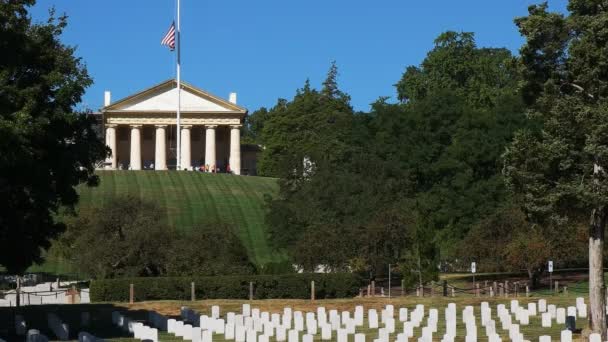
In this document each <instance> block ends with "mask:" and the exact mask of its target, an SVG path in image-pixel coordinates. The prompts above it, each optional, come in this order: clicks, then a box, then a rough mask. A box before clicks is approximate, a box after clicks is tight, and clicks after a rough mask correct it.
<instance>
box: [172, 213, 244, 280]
mask: <svg viewBox="0 0 608 342" xmlns="http://www.w3.org/2000/svg"><path fill="white" fill-rule="evenodd" d="M234 229H235V228H234V227H232V226H230V225H228V224H225V223H221V222H218V223H207V224H205V225H204V226H201V227H197V229H196V231H194V232H189V233H187V234H181V235H177V237H172V238H171V239H170V240H169V242H170V247H169V248H168V250H167V252H166V253H167V254H166V257H165V260H164V269H165V272H166V275H168V276H194V275H197V276H213V275H227V274H240V275H243V274H253V273H255V271H256V269H255V266H254V265H253V264H251V262H250V261H249V256H248V255H247V249H246V248H245V246H243V243H242V242H241V240H240V239H239V238H238V236H236V235H235V233H234Z"/></svg>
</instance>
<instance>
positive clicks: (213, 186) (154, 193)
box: [30, 171, 285, 273]
mask: <svg viewBox="0 0 608 342" xmlns="http://www.w3.org/2000/svg"><path fill="white" fill-rule="evenodd" d="M98 174H99V177H100V185H99V186H98V187H87V186H80V187H79V193H80V203H79V208H80V210H81V211H86V210H91V209H93V208H95V207H100V206H103V205H106V204H111V201H112V199H113V198H115V197H116V196H120V195H133V196H138V197H140V198H142V199H146V200H152V201H156V202H157V203H158V204H159V206H160V207H161V208H162V210H163V215H165V216H166V220H167V222H168V224H169V225H170V226H172V227H174V228H176V229H178V230H182V231H192V230H195V229H197V228H199V227H201V226H203V225H208V224H213V223H214V222H218V221H221V222H226V223H231V224H233V225H234V226H235V227H236V228H237V234H238V236H239V237H240V238H241V240H242V242H243V245H244V246H245V247H246V248H247V252H248V254H249V256H250V258H251V260H252V261H253V262H254V263H256V264H258V265H262V264H266V263H269V262H277V261H281V260H284V258H285V256H284V255H282V254H280V253H277V252H275V251H273V250H272V249H271V248H270V246H269V244H268V241H267V240H266V228H265V224H264V209H263V204H264V195H265V194H270V195H274V194H276V193H277V191H278V185H277V181H276V179H273V178H264V177H245V176H234V175H228V174H205V173H200V172H175V171H166V172H162V171H154V172H153V171H99V173H98ZM30 271H47V272H50V273H66V271H67V273H69V265H65V264H64V263H63V262H61V261H60V260H53V259H52V258H51V259H49V260H48V261H47V262H46V263H45V264H44V265H42V266H34V267H32V269H30Z"/></svg>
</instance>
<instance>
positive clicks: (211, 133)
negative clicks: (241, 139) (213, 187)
mask: <svg viewBox="0 0 608 342" xmlns="http://www.w3.org/2000/svg"><path fill="white" fill-rule="evenodd" d="M205 127H206V134H205V164H206V165H209V167H210V168H211V167H214V166H216V165H215V163H216V162H217V160H216V159H215V128H216V127H217V125H207V126H205Z"/></svg>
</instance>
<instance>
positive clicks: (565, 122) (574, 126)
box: [504, 0, 608, 340]
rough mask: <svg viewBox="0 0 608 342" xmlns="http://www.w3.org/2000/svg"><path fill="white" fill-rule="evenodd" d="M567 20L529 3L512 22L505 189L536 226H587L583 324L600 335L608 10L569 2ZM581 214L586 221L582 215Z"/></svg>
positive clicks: (606, 202)
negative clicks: (516, 111) (515, 35)
mask: <svg viewBox="0 0 608 342" xmlns="http://www.w3.org/2000/svg"><path fill="white" fill-rule="evenodd" d="M568 10H569V11H570V15H569V16H564V15H563V14H559V13H551V12H549V11H548V10H547V4H546V3H544V4H541V5H536V6H531V7H530V8H529V15H528V16H527V17H523V18H518V19H517V20H516V24H517V26H518V27H519V30H520V32H521V34H522V35H523V36H524V37H525V39H526V43H525V44H524V45H523V47H522V48H521V62H522V63H521V65H522V71H523V74H524V77H525V85H524V90H525V95H526V99H527V101H528V103H529V104H530V106H531V107H532V110H531V113H530V118H532V119H534V120H537V121H539V122H541V123H542V129H537V130H532V129H528V130H522V131H521V132H519V133H518V134H517V135H516V138H515V140H514V142H513V144H512V145H511V146H510V147H509V149H508V150H507V152H506V153H505V168H504V173H505V175H506V177H507V180H508V182H509V185H510V186H511V188H512V189H513V190H514V191H516V192H517V193H519V194H521V195H522V196H521V197H522V198H523V199H524V200H525V202H524V204H525V209H526V211H527V212H528V213H529V215H530V216H531V217H533V218H534V219H535V220H536V221H537V222H548V223H552V222H557V223H558V224H564V223H565V224H575V223H576V222H578V221H579V220H580V218H581V217H584V216H587V215H589V216H590V222H589V301H590V309H591V315H590V317H589V318H590V323H591V329H592V330H593V331H594V332H597V333H600V334H601V335H602V339H603V340H605V339H606V338H607V337H606V305H605V300H606V299H605V285H604V269H603V249H604V231H605V228H606V219H607V218H608V182H607V181H606V171H605V170H606V169H607V168H608V125H607V124H606V123H607V122H608V111H607V110H606V109H607V108H608V45H606V42H607V41H608V31H607V30H606V29H605V26H606V18H608V8H607V7H606V4H605V1H589V0H571V1H570V2H569V4H568ZM589 216H587V217H589Z"/></svg>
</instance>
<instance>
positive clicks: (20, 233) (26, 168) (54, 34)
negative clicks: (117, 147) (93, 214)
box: [0, 0, 107, 274]
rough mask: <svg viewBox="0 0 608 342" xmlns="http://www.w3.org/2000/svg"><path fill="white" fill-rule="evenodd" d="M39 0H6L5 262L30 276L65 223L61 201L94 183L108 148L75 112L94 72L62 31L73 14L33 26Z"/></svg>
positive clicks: (2, 85) (0, 28) (1, 18)
mask: <svg viewBox="0 0 608 342" xmlns="http://www.w3.org/2000/svg"><path fill="white" fill-rule="evenodd" d="M33 4H34V0H15V1H0V50H1V51H2V53H1V54H0V250H2V253H0V264H1V265H2V266H4V267H6V269H7V270H8V272H9V273H13V274H22V273H23V272H24V271H25V270H26V269H27V268H28V267H29V266H30V265H31V264H32V263H39V262H41V261H42V251H43V250H44V249H47V248H49V246H50V240H51V239H53V238H55V237H56V236H57V235H58V234H59V233H60V232H61V231H62V230H63V229H64V226H63V224H61V223H59V222H57V221H56V220H55V214H57V212H58V210H59V208H60V207H62V206H65V207H66V208H68V209H69V208H72V207H73V206H74V204H76V203H77V201H78V195H77V193H76V190H75V186H76V185H78V184H79V183H83V182H86V183H88V184H89V185H94V184H95V183H96V182H97V178H96V177H95V175H94V174H93V171H94V166H95V163H96V162H97V161H99V160H102V159H103V158H104V157H105V156H106V153H107V152H106V148H105V146H104V144H103V143H102V142H100V141H99V140H98V138H97V136H96V135H95V132H94V130H93V129H92V122H91V121H90V120H89V119H87V117H86V116H84V115H79V114H76V113H74V106H75V105H76V104H77V103H79V102H80V100H81V96H82V94H83V93H84V90H85V88H86V87H87V86H89V85H90V84H91V78H90V77H89V75H88V74H87V71H86V69H85V67H84V65H83V64H82V61H81V60H80V59H79V58H76V57H75V56H74V51H75V48H73V47H70V46H66V45H64V44H62V43H61V41H60V39H59V37H60V35H61V33H62V32H63V30H64V29H65V27H66V25H67V18H66V17H65V16H61V17H59V18H56V17H55V16H54V14H53V12H51V15H50V18H49V19H48V21H47V22H46V23H40V24H33V23H32V20H31V18H30V17H29V15H28V7H29V6H32V5H33Z"/></svg>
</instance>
